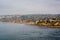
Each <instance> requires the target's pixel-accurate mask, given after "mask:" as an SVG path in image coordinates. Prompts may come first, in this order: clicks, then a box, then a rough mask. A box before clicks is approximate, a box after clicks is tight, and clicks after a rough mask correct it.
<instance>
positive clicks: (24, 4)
mask: <svg viewBox="0 0 60 40" xmlns="http://www.w3.org/2000/svg"><path fill="white" fill-rule="evenodd" d="M57 13H60V0H0V15H7V14H9V15H11V14H20V15H21V14H57Z"/></svg>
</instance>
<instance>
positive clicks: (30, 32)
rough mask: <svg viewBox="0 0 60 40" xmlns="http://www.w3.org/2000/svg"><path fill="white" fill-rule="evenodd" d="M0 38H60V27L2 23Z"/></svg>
mask: <svg viewBox="0 0 60 40" xmlns="http://www.w3.org/2000/svg"><path fill="white" fill-rule="evenodd" d="M0 40H60V28H47V27H39V26H33V25H24V24H13V23H0Z"/></svg>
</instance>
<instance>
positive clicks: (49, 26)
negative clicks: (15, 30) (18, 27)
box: [0, 22, 60, 28]
mask: <svg viewBox="0 0 60 40" xmlns="http://www.w3.org/2000/svg"><path fill="white" fill-rule="evenodd" d="M0 23H14V24H25V25H34V26H39V27H48V28H60V26H51V25H39V24H29V23H18V22H16V23H15V22H0Z"/></svg>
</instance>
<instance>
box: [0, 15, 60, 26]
mask: <svg viewBox="0 0 60 40" xmlns="http://www.w3.org/2000/svg"><path fill="white" fill-rule="evenodd" d="M0 22H12V23H23V24H32V25H38V26H48V27H60V14H30V15H0Z"/></svg>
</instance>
